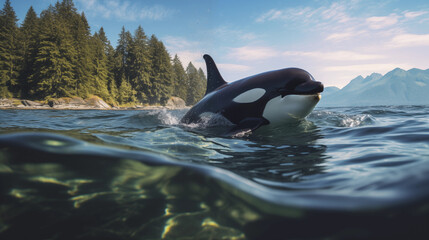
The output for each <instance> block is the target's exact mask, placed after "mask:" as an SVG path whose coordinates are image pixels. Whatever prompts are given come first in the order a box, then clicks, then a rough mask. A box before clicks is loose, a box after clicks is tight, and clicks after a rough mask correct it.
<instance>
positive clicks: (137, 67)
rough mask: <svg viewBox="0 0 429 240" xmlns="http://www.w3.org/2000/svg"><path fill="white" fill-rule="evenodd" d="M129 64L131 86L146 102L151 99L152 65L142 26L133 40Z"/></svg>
mask: <svg viewBox="0 0 429 240" xmlns="http://www.w3.org/2000/svg"><path fill="white" fill-rule="evenodd" d="M129 64H130V83H131V86H132V88H133V89H135V90H136V91H137V98H138V100H139V101H141V102H143V103H146V102H148V101H149V99H148V97H147V96H148V94H149V89H150V88H151V82H150V78H149V72H150V67H151V65H150V59H149V51H148V43H147V37H146V34H145V33H144V31H143V28H142V27H141V26H139V27H138V28H137V30H136V31H135V34H134V38H133V41H132V43H131V44H130V51H129Z"/></svg>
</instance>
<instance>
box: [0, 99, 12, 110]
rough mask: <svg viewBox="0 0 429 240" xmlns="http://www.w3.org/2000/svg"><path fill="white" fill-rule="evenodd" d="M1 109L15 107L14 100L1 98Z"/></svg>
mask: <svg viewBox="0 0 429 240" xmlns="http://www.w3.org/2000/svg"><path fill="white" fill-rule="evenodd" d="M0 107H1V108H10V107H14V105H13V100H12V99H7V98H1V99H0Z"/></svg>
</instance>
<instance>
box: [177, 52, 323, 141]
mask: <svg viewBox="0 0 429 240" xmlns="http://www.w3.org/2000/svg"><path fill="white" fill-rule="evenodd" d="M204 60H205V61H206V65H207V90H206V93H205V96H204V98H203V99H201V100H200V101H199V102H198V103H197V104H195V105H194V106H193V107H192V108H191V109H190V110H189V111H188V112H187V113H186V114H185V116H184V117H183V118H182V120H181V122H182V123H185V124H190V123H199V122H201V117H202V116H204V115H205V114H220V115H222V116H223V117H224V118H226V119H227V120H229V121H230V122H231V123H233V124H234V125H235V126H234V127H232V129H228V132H227V135H232V136H234V135H236V134H239V133H246V132H251V131H254V130H256V129H258V128H260V127H261V126H265V125H279V124H282V123H287V122H291V121H293V120H297V119H302V118H305V117H306V116H307V115H308V114H310V112H311V111H312V110H313V109H314V107H315V106H316V104H317V103H318V102H319V100H320V98H321V97H320V93H321V92H323V84H322V83H321V82H316V81H315V80H314V78H313V76H311V74H310V73H308V72H307V71H305V70H302V69H299V68H284V69H280V70H274V71H269V72H265V73H260V74H257V75H254V76H250V77H247V78H244V79H241V80H237V81H235V82H232V83H227V82H226V81H225V80H224V79H223V78H222V76H221V75H220V73H219V70H218V68H217V67H216V64H215V62H214V61H213V59H212V58H211V57H210V56H209V55H207V54H206V55H204Z"/></svg>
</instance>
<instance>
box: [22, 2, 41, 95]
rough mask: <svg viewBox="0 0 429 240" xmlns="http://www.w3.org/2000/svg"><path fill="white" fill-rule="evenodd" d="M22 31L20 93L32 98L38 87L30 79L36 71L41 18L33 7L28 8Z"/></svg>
mask: <svg viewBox="0 0 429 240" xmlns="http://www.w3.org/2000/svg"><path fill="white" fill-rule="evenodd" d="M20 31H21V34H20V35H21V41H20V42H21V44H20V46H21V48H20V49H21V52H20V55H21V56H22V61H21V64H22V67H21V71H20V74H19V76H20V77H19V87H20V89H21V94H20V95H21V97H23V98H31V97H33V96H32V94H34V89H36V87H37V85H36V84H34V82H31V81H29V78H30V76H31V75H32V74H33V71H34V64H35V60H36V54H37V44H38V42H37V39H38V37H39V18H38V17H37V14H36V12H35V11H34V9H33V7H30V9H28V11H27V14H26V16H25V19H24V22H23V24H22V26H21V28H20Z"/></svg>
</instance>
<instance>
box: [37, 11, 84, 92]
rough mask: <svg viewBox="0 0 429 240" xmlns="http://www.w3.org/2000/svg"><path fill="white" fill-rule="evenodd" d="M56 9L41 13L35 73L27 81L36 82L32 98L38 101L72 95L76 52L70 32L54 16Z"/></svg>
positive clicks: (74, 86) (74, 81) (74, 83)
mask: <svg viewBox="0 0 429 240" xmlns="http://www.w3.org/2000/svg"><path fill="white" fill-rule="evenodd" d="M57 9H58V3H57V6H56V7H52V6H50V7H49V8H48V10H45V11H43V12H42V14H41V18H40V35H39V44H38V50H37V54H36V60H35V71H34V73H33V74H32V75H31V77H30V81H32V82H34V83H37V86H38V87H37V89H36V96H37V97H38V98H41V99H46V98H50V97H53V98H58V97H65V96H73V95H75V93H76V92H75V89H76V77H75V74H74V69H75V66H74V65H73V63H74V62H76V56H77V53H76V50H75V48H74V45H73V39H72V35H71V34H70V29H69V28H67V26H66V24H65V22H64V21H63V19H62V18H59V17H58V16H57V15H56V12H57Z"/></svg>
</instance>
